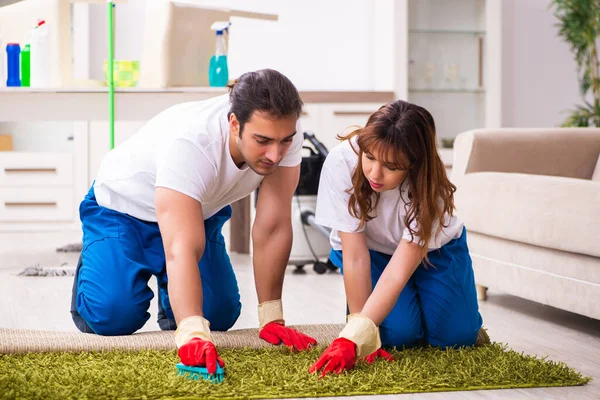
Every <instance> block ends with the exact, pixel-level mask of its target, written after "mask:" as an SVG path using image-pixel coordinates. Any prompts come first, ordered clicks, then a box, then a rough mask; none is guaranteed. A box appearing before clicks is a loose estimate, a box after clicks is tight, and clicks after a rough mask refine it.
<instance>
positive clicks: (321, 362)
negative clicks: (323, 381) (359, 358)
mask: <svg viewBox="0 0 600 400" xmlns="http://www.w3.org/2000/svg"><path fill="white" fill-rule="evenodd" d="M355 365H356V344H355V343H354V342H352V341H350V340H348V339H346V338H337V339H335V340H334V341H333V342H331V344H330V345H329V347H327V349H325V351H324V352H323V354H321V357H319V359H318V360H317V362H316V363H314V364H313V365H312V366H311V367H310V369H309V370H308V372H309V373H310V374H312V373H314V372H318V371H319V370H320V369H321V368H323V372H321V376H322V377H324V376H325V375H327V373H328V372H331V373H335V374H340V373H341V372H342V371H344V370H351V369H352V368H354V366H355Z"/></svg>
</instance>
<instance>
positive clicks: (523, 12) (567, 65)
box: [502, 0, 580, 127]
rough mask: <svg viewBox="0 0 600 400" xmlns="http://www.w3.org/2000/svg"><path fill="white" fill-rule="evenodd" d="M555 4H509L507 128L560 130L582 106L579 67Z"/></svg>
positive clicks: (544, 0) (519, 0) (538, 0)
mask: <svg viewBox="0 0 600 400" xmlns="http://www.w3.org/2000/svg"><path fill="white" fill-rule="evenodd" d="M549 3H550V2H549V1H548V0H525V1H524V0H504V2H503V7H504V8H503V46H502V47H503V48H502V67H503V76H502V91H503V95H502V108H503V116H502V126H505V127H550V126H556V125H558V124H560V123H561V122H562V120H563V119H564V118H565V117H566V114H565V111H566V110H569V109H571V108H573V107H574V105H575V104H577V103H580V100H579V94H578V83H577V73H576V63H575V60H574V58H573V55H572V54H571V53H570V51H569V47H568V45H567V44H566V43H565V42H564V41H563V40H562V39H561V38H559V37H558V36H557V32H558V28H557V27H555V26H554V24H555V23H556V22H557V20H556V18H555V17H554V16H553V15H552V12H551V10H549V9H548V5H549Z"/></svg>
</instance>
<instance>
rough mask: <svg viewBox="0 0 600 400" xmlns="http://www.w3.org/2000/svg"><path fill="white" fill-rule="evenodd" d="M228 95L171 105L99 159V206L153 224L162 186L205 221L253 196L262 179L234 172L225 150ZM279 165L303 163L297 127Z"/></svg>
mask: <svg viewBox="0 0 600 400" xmlns="http://www.w3.org/2000/svg"><path fill="white" fill-rule="evenodd" d="M229 109H230V103H229V95H228V94H226V95H222V96H217V97H215V98H211V99H208V100H204V101H197V102H188V103H182V104H178V105H175V106H172V107H170V108H168V109H166V110H165V111H163V112H161V113H160V114H158V115H157V116H155V117H154V118H152V119H151V120H150V121H148V123H146V124H145V125H144V126H143V127H142V128H141V129H140V130H139V131H138V132H137V133H136V134H135V135H133V136H132V137H131V138H129V139H128V140H127V141H125V142H124V143H122V144H120V145H119V146H117V147H115V148H114V149H113V150H112V151H110V152H109V153H108V154H107V155H106V156H105V157H104V159H103V160H102V164H101V166H100V170H99V172H98V176H97V178H96V180H95V183H94V191H95V195H96V201H97V202H98V204H99V205H101V206H103V207H106V208H109V209H111V210H115V211H119V212H122V213H125V214H128V215H131V216H133V217H135V218H138V219H141V220H144V221H152V222H156V209H155V207H154V199H155V195H154V192H155V188H156V187H165V188H169V189H173V190H176V191H178V192H180V193H183V194H185V195H187V196H189V197H191V198H193V199H196V200H198V201H199V202H200V203H202V211H203V215H204V219H208V218H210V217H211V216H213V215H215V214H216V213H217V212H219V210H221V209H222V208H223V207H225V206H227V205H229V204H231V203H233V202H235V201H237V200H239V199H242V198H244V197H246V196H247V195H249V194H250V193H252V192H253V191H254V190H255V189H256V188H257V187H258V186H259V185H260V183H261V181H262V179H263V176H261V175H259V174H257V173H255V172H254V171H253V170H252V169H250V168H249V167H248V165H246V164H245V165H243V166H242V168H238V167H237V166H236V165H235V163H234V162H233V159H232V158H231V153H230V151H229V135H230V131H229V120H228V118H227V113H228V112H229ZM296 128H297V131H296V135H295V136H294V140H293V143H292V145H291V146H290V149H289V150H288V152H287V154H286V155H285V157H284V158H283V159H282V160H281V162H280V163H279V165H280V166H282V167H294V166H297V165H299V164H300V162H301V161H302V142H303V140H304V138H303V132H302V130H301V129H300V124H299V123H298V124H297V126H296Z"/></svg>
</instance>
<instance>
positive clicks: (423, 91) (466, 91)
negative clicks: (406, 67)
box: [408, 88, 485, 94]
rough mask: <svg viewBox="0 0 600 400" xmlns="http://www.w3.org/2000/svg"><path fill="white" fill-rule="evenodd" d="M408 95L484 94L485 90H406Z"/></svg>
mask: <svg viewBox="0 0 600 400" xmlns="http://www.w3.org/2000/svg"><path fill="white" fill-rule="evenodd" d="M408 92H409V93H477V94H478V93H485V89H442V88H439V89H428V88H423V89H417V88H415V89H408Z"/></svg>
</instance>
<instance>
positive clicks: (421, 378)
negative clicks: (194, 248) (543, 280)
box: [0, 343, 590, 399]
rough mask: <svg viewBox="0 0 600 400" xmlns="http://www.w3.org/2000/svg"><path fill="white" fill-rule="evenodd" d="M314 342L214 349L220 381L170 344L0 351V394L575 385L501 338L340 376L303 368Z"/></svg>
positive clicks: (409, 353)
mask: <svg viewBox="0 0 600 400" xmlns="http://www.w3.org/2000/svg"><path fill="white" fill-rule="evenodd" d="M320 350H321V349H314V350H312V351H310V352H305V353H301V354H291V353H289V351H287V349H282V350H280V349H259V350H257V349H222V350H221V351H220V353H221V355H222V357H223V359H224V360H225V363H226V366H225V371H226V376H225V380H224V381H223V382H222V383H220V384H212V383H209V382H206V381H203V380H200V381H191V380H187V379H186V378H183V377H180V376H177V372H176V368H175V364H176V363H177V362H178V358H177V355H176V353H175V351H156V350H148V351H136V352H124V351H113V352H105V353H29V354H21V355H2V356H0V388H2V390H0V399H14V398H19V399H34V398H35V399H38V398H61V399H71V398H107V397H110V398H115V397H118V398H136V399H160V398H188V399H190V398H207V397H210V398H240V399H241V398H273V397H317V396H344V395H359V394H361V395H362V394H384V393H414V392H434V391H453V390H477V389H499V388H529V387H541V386H572V385H583V384H585V383H587V382H588V381H589V380H590V378H588V377H583V376H582V375H581V374H579V373H577V372H575V371H573V370H572V369H570V368H569V367H567V366H566V365H564V364H563V363H556V362H552V361H548V360H546V359H540V358H536V357H532V356H528V355H524V354H521V353H517V352H514V351H511V350H509V349H507V348H506V347H505V346H503V345H501V344H497V343H495V344H492V345H486V346H481V347H474V348H465V349H460V350H438V349H434V348H416V349H409V350H403V351H392V352H391V353H392V355H393V356H394V357H395V358H396V361H395V362H393V363H388V362H386V361H383V360H380V361H377V362H376V363H375V364H373V365H367V364H365V363H362V362H361V363H359V365H358V367H357V368H356V369H355V370H353V371H351V372H346V373H344V374H342V375H340V376H328V377H327V378H325V379H318V378H317V376H315V375H309V374H308V372H307V371H308V368H309V367H310V365H311V364H312V363H313V362H314V361H316V359H317V358H318V356H319V355H320Z"/></svg>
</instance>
